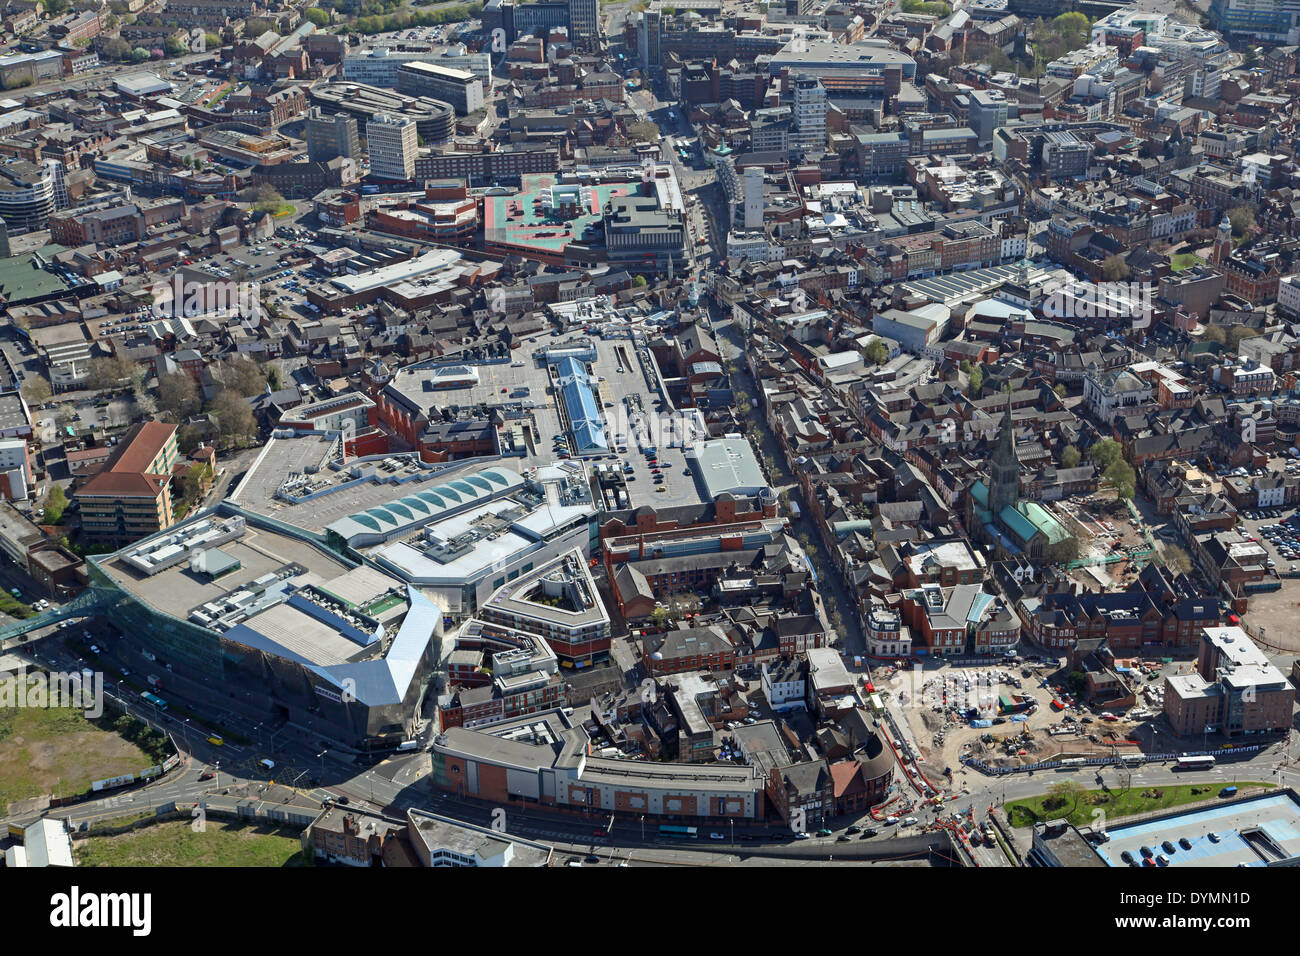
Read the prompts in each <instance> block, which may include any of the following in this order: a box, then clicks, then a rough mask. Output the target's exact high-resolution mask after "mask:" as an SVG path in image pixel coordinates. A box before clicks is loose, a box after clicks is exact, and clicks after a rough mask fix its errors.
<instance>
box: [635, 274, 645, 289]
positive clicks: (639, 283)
mask: <svg viewBox="0 0 1300 956" xmlns="http://www.w3.org/2000/svg"><path fill="white" fill-rule="evenodd" d="M648 284H649V283H647V282H646V278H645V276H637V277H636V278H635V279H633V280H632V288H634V289H644V288H645V287H646V286H647V285H648Z"/></svg>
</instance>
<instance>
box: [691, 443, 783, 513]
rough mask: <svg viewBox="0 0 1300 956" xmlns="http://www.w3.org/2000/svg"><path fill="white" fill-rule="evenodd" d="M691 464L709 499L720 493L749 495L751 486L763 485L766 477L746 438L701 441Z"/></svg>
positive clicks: (765, 484) (755, 487)
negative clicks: (693, 464)
mask: <svg viewBox="0 0 1300 956" xmlns="http://www.w3.org/2000/svg"><path fill="white" fill-rule="evenodd" d="M694 463H695V470H696V473H697V474H698V475H699V476H700V480H701V481H703V482H704V488H705V493H706V494H707V496H708V497H709V498H717V497H718V495H721V494H744V495H749V494H752V493H753V491H754V489H760V488H766V487H767V479H766V478H764V477H763V470H762V468H760V467H759V464H758V459H757V457H755V455H754V448H753V446H752V445H750V443H749V440H748V439H747V438H743V437H728V438H718V439H714V440H713V441H706V442H701V443H700V444H699V445H698V446H697V448H696V449H695V457H694Z"/></svg>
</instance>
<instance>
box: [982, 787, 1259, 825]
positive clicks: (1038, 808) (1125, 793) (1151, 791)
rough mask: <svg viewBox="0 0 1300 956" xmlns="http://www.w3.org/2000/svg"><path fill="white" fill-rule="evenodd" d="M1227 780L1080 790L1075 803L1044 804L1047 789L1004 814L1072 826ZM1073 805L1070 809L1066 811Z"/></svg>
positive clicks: (1175, 799)
mask: <svg viewBox="0 0 1300 956" xmlns="http://www.w3.org/2000/svg"><path fill="white" fill-rule="evenodd" d="M1236 785H1237V786H1238V787H1240V788H1242V789H1243V790H1244V789H1246V788H1247V787H1272V786H1274V785H1273V784H1271V783H1253V782H1236ZM1225 786H1227V783H1226V782H1224V783H1208V784H1174V785H1170V786H1158V787H1143V786H1136V787H1133V788H1132V789H1131V790H1122V791H1121V790H1112V791H1110V792H1109V793H1107V792H1105V791H1103V790H1084V791H1082V792H1081V793H1080V794H1079V799H1078V802H1077V803H1075V801H1074V798H1073V796H1067V797H1065V803H1064V804H1063V805H1058V804H1054V805H1052V806H1050V807H1046V806H1044V804H1046V803H1047V802H1048V801H1050V800H1051V799H1052V795H1051V794H1049V793H1043V794H1039V795H1038V796H1036V797H1028V798H1026V799H1024V800H1012V801H1011V802H1009V803H1008V804H1007V807H1006V810H1007V818H1008V819H1009V820H1010V821H1011V825H1012V826H1015V827H1029V826H1033V825H1034V824H1035V823H1040V822H1044V821H1047V820H1059V819H1061V818H1062V817H1064V818H1065V819H1067V820H1069V821H1070V822H1071V823H1073V824H1074V825H1075V826H1085V825H1088V824H1091V823H1093V822H1094V820H1093V814H1094V812H1095V811H1097V810H1104V811H1105V813H1106V816H1107V817H1108V818H1110V819H1111V820H1115V819H1118V818H1120V817H1128V816H1133V815H1134V814H1137V813H1150V812H1151V811H1152V810H1166V809H1168V808H1170V807H1177V806H1180V805H1182V804H1184V803H1195V802H1197V801H1200V800H1213V799H1214V798H1215V796H1216V794H1218V792H1219V791H1220V790H1222V789H1223V788H1224V787H1225ZM1072 807H1073V812H1067V811H1070V810H1071V808H1072Z"/></svg>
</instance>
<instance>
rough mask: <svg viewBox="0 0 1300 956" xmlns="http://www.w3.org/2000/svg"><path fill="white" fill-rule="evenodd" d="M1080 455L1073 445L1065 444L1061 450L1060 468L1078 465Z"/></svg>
mask: <svg viewBox="0 0 1300 956" xmlns="http://www.w3.org/2000/svg"><path fill="white" fill-rule="evenodd" d="M1081 457H1082V456H1081V455H1080V454H1079V449H1077V448H1075V447H1074V446H1073V445H1066V446H1065V450H1064V451H1063V452H1061V467H1062V468H1075V467H1078V464H1079V460H1080V458H1081Z"/></svg>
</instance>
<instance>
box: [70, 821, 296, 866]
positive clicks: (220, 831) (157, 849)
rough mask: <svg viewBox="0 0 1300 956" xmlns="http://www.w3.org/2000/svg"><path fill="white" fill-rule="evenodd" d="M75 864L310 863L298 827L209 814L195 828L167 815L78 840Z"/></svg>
mask: <svg viewBox="0 0 1300 956" xmlns="http://www.w3.org/2000/svg"><path fill="white" fill-rule="evenodd" d="M73 851H74V853H75V856H76V861H77V865H78V866H277V867H278V866H311V865H312V860H311V858H310V857H306V856H304V854H303V850H302V842H301V840H300V839H299V834H298V831H297V830H288V829H275V828H271V827H266V826H262V825H259V824H253V823H246V822H242V821H235V820H213V819H211V818H209V819H208V821H207V825H206V827H205V828H204V830H203V832H201V833H196V832H195V831H194V830H193V829H192V822H191V821H189V820H169V821H166V822H164V823H157V824H154V825H152V826H146V827H141V828H140V829H138V830H132V831H130V832H129V833H120V834H115V835H113V836H100V837H91V838H89V839H88V840H84V841H80V840H79V841H78V842H77V843H76V844H74V847H73Z"/></svg>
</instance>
